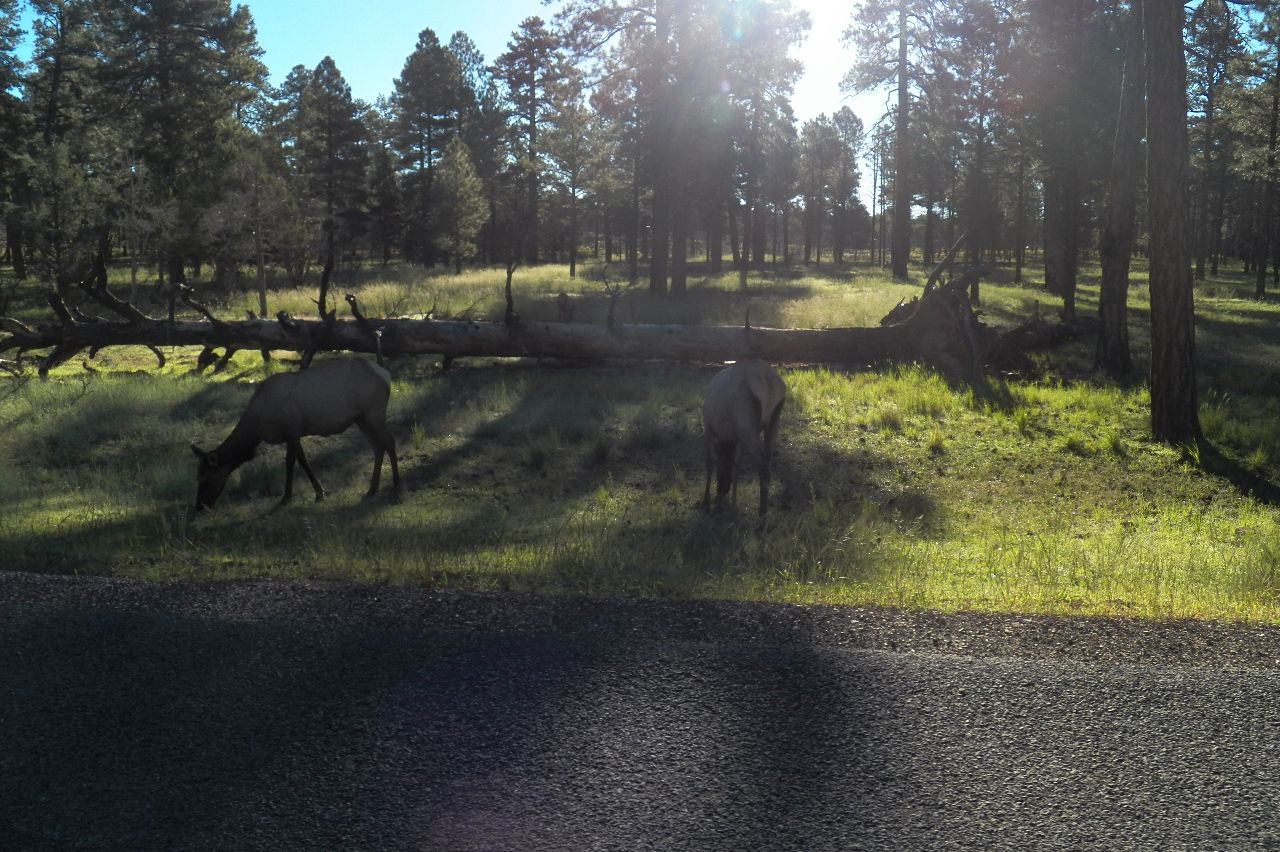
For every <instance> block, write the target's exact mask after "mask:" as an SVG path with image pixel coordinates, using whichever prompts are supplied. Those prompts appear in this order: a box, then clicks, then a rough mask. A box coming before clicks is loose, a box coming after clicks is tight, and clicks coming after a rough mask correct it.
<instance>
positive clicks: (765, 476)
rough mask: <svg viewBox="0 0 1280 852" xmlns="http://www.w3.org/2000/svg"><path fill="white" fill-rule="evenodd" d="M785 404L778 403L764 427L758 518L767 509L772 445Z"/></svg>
mask: <svg viewBox="0 0 1280 852" xmlns="http://www.w3.org/2000/svg"><path fill="white" fill-rule="evenodd" d="M785 402H786V400H783V402H780V403H778V407H777V408H775V409H774V410H773V415H772V416H771V417H770V418H769V425H768V426H767V427H765V431H764V444H763V446H762V447H761V448H760V450H761V455H760V517H762V518H763V517H764V513H765V511H766V510H767V509H768V507H769V479H770V473H771V471H770V468H771V466H772V464H773V445H774V442H775V441H776V440H777V437H778V421H779V420H781V419H782V406H783V404H784V403H785Z"/></svg>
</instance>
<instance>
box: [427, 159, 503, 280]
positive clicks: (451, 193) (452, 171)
mask: <svg viewBox="0 0 1280 852" xmlns="http://www.w3.org/2000/svg"><path fill="white" fill-rule="evenodd" d="M431 194H432V197H433V204H432V207H431V215H432V219H433V220H434V221H433V227H432V232H433V233H434V234H435V239H436V245H437V247H438V248H439V249H440V250H441V251H442V252H444V253H445V254H446V255H447V256H448V257H450V258H451V259H452V260H453V268H454V271H455V272H459V273H460V272H462V262H463V260H464V259H466V258H469V257H471V256H472V255H474V254H475V251H476V237H477V235H478V234H479V233H480V228H481V227H482V226H483V225H484V223H485V219H486V218H488V215H489V208H488V205H487V204H486V202H485V197H484V185H483V184H482V183H481V182H480V178H479V177H477V176H476V171H475V167H474V166H472V164H471V154H470V152H469V151H468V150H467V146H466V145H465V144H464V143H463V142H462V140H461V139H460V138H458V137H456V136H455V137H454V138H453V139H452V140H450V142H449V145H448V147H447V148H445V151H444V156H443V157H442V158H441V160H440V165H439V169H438V171H437V173H436V181H435V184H434V186H433V187H432V193H431Z"/></svg>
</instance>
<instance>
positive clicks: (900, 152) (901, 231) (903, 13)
mask: <svg viewBox="0 0 1280 852" xmlns="http://www.w3.org/2000/svg"><path fill="white" fill-rule="evenodd" d="M898 28H899V32H898V114H897V126H896V127H895V128H894V138H893V170H894V171H893V251H892V252H891V264H892V266H893V277H894V278H897V279H898V280H900V281H902V280H905V279H906V277H907V259H908V256H909V255H910V254H911V188H910V185H909V184H908V182H907V176H908V175H909V173H910V169H911V164H910V163H909V162H908V157H909V151H910V145H909V144H908V142H907V133H908V112H909V106H910V101H909V98H908V91H907V0H899V2H898ZM975 286H976V285H975Z"/></svg>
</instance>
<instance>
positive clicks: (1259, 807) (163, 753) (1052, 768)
mask: <svg viewBox="0 0 1280 852" xmlns="http://www.w3.org/2000/svg"><path fill="white" fill-rule="evenodd" d="M957 625H958V626H957ZM1179 630H1182V631H1185V632H1186V637H1197V638H1195V639H1194V641H1193V640H1192V639H1190V638H1184V639H1180V638H1179V634H1178V631H1179ZM1161 631H1164V632H1161ZM1206 631H1207V632H1208V633H1212V634H1213V635H1212V636H1210V637H1209V638H1208V639H1206V638H1205V636H1206ZM1214 631H1217V632H1216V633H1215V632H1214ZM979 633H981V634H982V635H981V636H979V635H978V634H979ZM971 634H972V635H971ZM1002 634H1003V639H1002V638H1000V637H1001V635H1002ZM1032 634H1034V635H1035V636H1038V637H1041V638H1040V639H1037V640H1035V641H1027V636H1029V635H1032ZM1048 635H1053V636H1057V637H1058V638H1057V639H1056V640H1055V641H1054V642H1049V641H1046V640H1044V639H1043V637H1044V636H1048ZM993 636H994V637H995V638H994V639H993V638H992V637H993ZM966 637H968V638H966ZM1082 637H1083V639H1082ZM1196 642H1199V643H1200V645H1201V646H1203V647H1202V648H1201V651H1199V652H1197V653H1195V654H1192V655H1191V658H1190V659H1183V660H1177V661H1173V662H1170V661H1169V659H1167V658H1168V657H1169V656H1170V655H1169V654H1165V655H1163V657H1164V659H1160V660H1155V661H1152V660H1150V659H1149V657H1150V653H1151V652H1152V649H1155V651H1159V649H1160V648H1162V647H1164V646H1163V645H1162V644H1161V643H1165V644H1167V645H1168V646H1169V647H1174V646H1176V647H1179V648H1181V647H1184V646H1190V645H1193V644H1195V643H1196ZM1232 643H1235V644H1232ZM1267 643H1274V648H1273V649H1272V650H1274V649H1280V634H1277V633H1276V632H1274V631H1260V632H1258V631H1255V632H1253V633H1249V632H1247V631H1241V630H1233V629H1230V628H1217V627H1214V628H1201V627H1198V626H1194V625H1193V626H1186V625H1183V626H1171V627H1169V628H1167V629H1165V628H1157V629H1156V630H1155V632H1154V633H1152V631H1151V629H1150V628H1148V627H1144V626H1141V625H1137V624H1136V623H1135V624H1128V625H1124V624H1122V625H1120V626H1118V627H1116V626H1109V625H1108V624H1107V623H1106V622H1090V621H1080V622H1062V621H1057V622H1053V621H1049V620H1028V619H1003V620H1002V619H988V618H978V619H972V620H970V621H965V620H964V619H963V618H961V619H960V620H959V622H957V621H956V620H955V619H950V620H948V619H943V618H942V617H938V616H910V615H904V614H894V613H876V612H875V611H865V610H851V611H847V612H845V611H838V610H826V609H824V610H821V611H819V612H816V613H815V612H813V611H808V610H804V609H802V608H785V607H783V608H769V607H750V606H747V607H735V606H733V605H724V604H712V605H699V604H689V605H679V604H661V603H652V602H645V603H634V604H632V603H627V602H617V601H614V602H607V601H605V602H593V601H568V600H563V599H561V600H557V601H551V602H548V601H545V600H538V599H527V598H526V599H521V598H508V597H484V596H470V597H468V596H442V595H439V594H434V593H430V592H424V591H421V590H417V591H414V590H397V589H387V588H381V589H371V588H369V587H342V586H324V585H320V584H316V585H303V586H289V585H287V584H223V585H214V586H177V585H170V586H160V587H157V586H150V585H148V584H141V583H125V582H120V581H106V580H94V579H76V578H60V577H37V576H33V575H21V574H0V849H4V850H24V849H58V850H63V849H82V848H83V849H129V850H183V849H218V850H230V849H236V850H241V849H271V850H282V849H309V850H310V849H377V850H381V849H440V850H506V849H510V850H543V849H545V850H577V849H618V850H647V849H653V850H677V849H700V850H701V849H708V850H755V849H761V850H784V849H795V850H823V849H841V850H846V849H929V850H933V849H1091V848H1092V849H1142V850H1149V849H1197V850H1200V849H1269V848H1276V849H1280V807H1278V806H1280V785H1278V784H1277V781H1278V780H1280V708H1278V707H1277V700H1276V699H1277V695H1280V668H1276V667H1274V658H1272V657H1267V659H1270V660H1271V662H1267V659H1259V657H1258V654H1257V653H1253V654H1252V655H1250V653H1246V651H1245V650H1244V649H1254V650H1255V651H1256V650H1257V649H1258V648H1260V647H1263V646H1266V645H1267ZM895 645H897V646H899V650H896V651H895V650H888V648H891V647H893V646H895ZM957 646H959V648H960V650H961V651H962V653H956V652H955V649H956V647H957ZM974 647H979V648H981V649H982V650H983V653H982V655H977V656H975V655H974V654H973V648H974ZM938 648H941V649H942V650H937V649H938ZM1002 648H1003V649H1004V650H1005V651H1006V652H1007V653H1006V654H1004V655H996V656H991V655H990V654H991V653H993V652H999V651H1000V650H1001V649H1002ZM1028 648H1031V649H1032V651H1028ZM1206 648H1207V649H1209V650H1205V649H1206ZM1223 648H1226V649H1227V650H1225V651H1224V650H1222V649H1223ZM1082 649H1083V650H1082ZM1213 649H1218V650H1213ZM1232 649H1235V650H1234V651H1233V650H1232ZM1269 653H1270V652H1268V654H1269ZM1264 656H1266V655H1264ZM1141 659H1146V660H1147V661H1146V662H1139V661H1138V660H1141Z"/></svg>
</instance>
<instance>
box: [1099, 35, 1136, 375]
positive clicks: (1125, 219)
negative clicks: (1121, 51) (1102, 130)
mask: <svg viewBox="0 0 1280 852" xmlns="http://www.w3.org/2000/svg"><path fill="white" fill-rule="evenodd" d="M1128 38H1129V45H1128V52H1127V54H1126V56H1125V64H1124V76H1123V78H1122V82H1121V85H1120V114H1119V116H1118V117H1117V119H1116V135H1115V141H1114V143H1113V145H1112V149H1111V198H1110V201H1109V204H1108V206H1107V211H1106V214H1105V217H1106V218H1105V221H1104V222H1103V227H1102V234H1101V238H1100V240H1099V246H1098V251H1099V254H1100V255H1101V260H1102V286H1101V291H1100V293H1099V296H1098V317H1099V319H1100V321H1101V328H1100V329H1099V332H1098V348H1097V352H1096V354H1095V361H1094V364H1095V366H1096V367H1097V368H1098V369H1100V370H1104V371H1106V372H1107V373H1109V374H1110V375H1112V376H1125V375H1128V374H1129V373H1130V372H1132V371H1133V360H1132V359H1131V357H1130V354H1129V259H1130V256H1131V255H1132V253H1133V239H1134V216H1135V214H1136V209H1137V195H1138V168H1139V165H1140V162H1141V153H1142V152H1141V140H1142V118H1143V109H1142V92H1143V88H1144V82H1145V81H1144V80H1143V74H1142V67H1143V51H1142V26H1141V21H1139V20H1138V18H1137V16H1136V15H1134V16H1133V20H1132V21H1131V22H1130V25H1129V33H1128Z"/></svg>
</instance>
